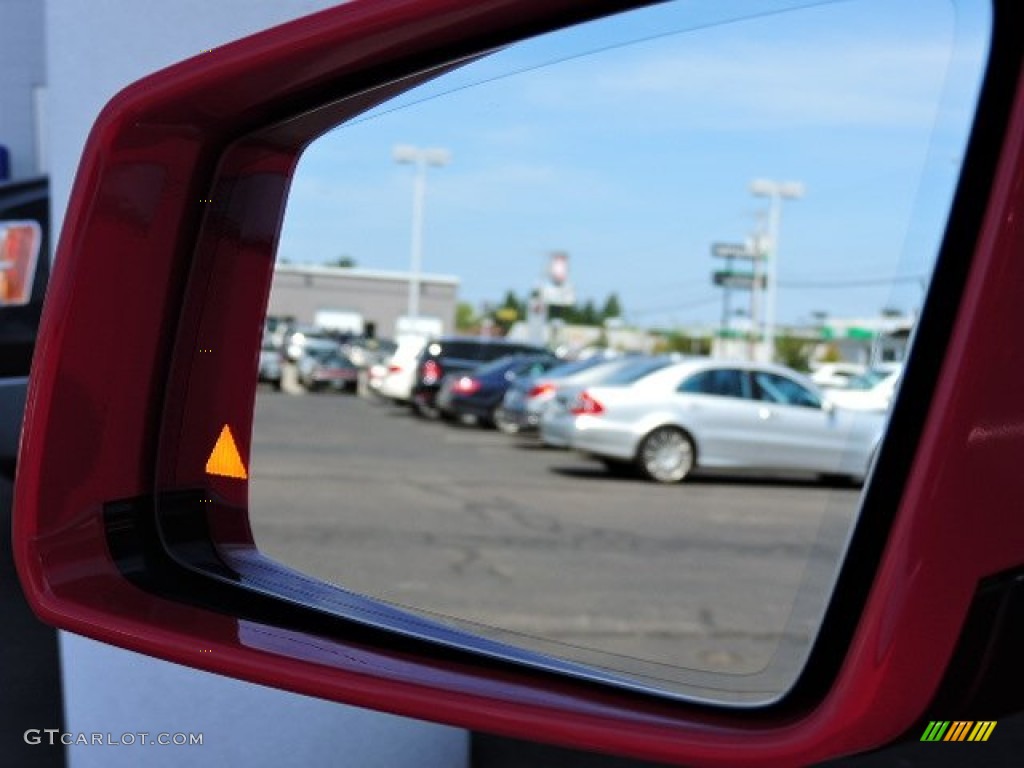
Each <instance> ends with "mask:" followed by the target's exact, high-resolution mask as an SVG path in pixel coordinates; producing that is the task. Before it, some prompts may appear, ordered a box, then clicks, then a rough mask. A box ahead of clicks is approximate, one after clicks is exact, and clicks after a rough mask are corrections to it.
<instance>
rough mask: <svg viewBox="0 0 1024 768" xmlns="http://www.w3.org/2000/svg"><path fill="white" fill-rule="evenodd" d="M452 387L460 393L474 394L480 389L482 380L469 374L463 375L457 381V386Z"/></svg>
mask: <svg viewBox="0 0 1024 768" xmlns="http://www.w3.org/2000/svg"><path fill="white" fill-rule="evenodd" d="M452 389H453V390H455V391H456V392H458V393H459V394H460V395H472V394H473V393H474V392H476V391H477V390H478V389H480V382H479V381H477V380H476V379H473V378H470V377H469V376H463V377H461V378H460V379H459V380H458V381H456V382H455V386H454V387H452Z"/></svg>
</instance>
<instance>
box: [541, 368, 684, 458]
mask: <svg viewBox="0 0 1024 768" xmlns="http://www.w3.org/2000/svg"><path fill="white" fill-rule="evenodd" d="M677 362H679V358H678V357H676V356H674V355H664V356H659V357H641V358H636V359H633V360H630V361H628V362H626V363H625V364H621V365H615V366H609V370H608V372H607V375H600V376H599V377H597V378H595V379H594V380H593V381H588V380H583V381H579V380H577V381H574V382H566V383H563V384H562V386H560V387H559V388H558V389H557V391H556V392H555V395H554V397H553V399H552V401H551V402H550V403H549V405H548V407H547V408H546V409H545V410H544V412H543V414H542V415H541V417H540V438H541V440H542V441H543V443H544V444H545V445H547V446H548V447H550V448H570V447H571V437H572V432H573V429H574V421H575V415H574V414H573V413H571V411H570V407H571V404H572V403H573V402H575V400H576V398H577V397H578V396H579V395H580V393H581V392H583V391H585V389H586V387H587V386H590V385H591V384H598V383H600V385H601V386H603V387H627V386H629V385H631V384H633V383H634V382H636V381H639V380H640V379H642V378H644V377H645V376H649V375H650V374H652V373H654V372H656V371H660V370H661V369H662V368H665V367H667V366H669V365H672V364H673V363H677ZM601 373H602V374H604V372H603V371H602V372H601Z"/></svg>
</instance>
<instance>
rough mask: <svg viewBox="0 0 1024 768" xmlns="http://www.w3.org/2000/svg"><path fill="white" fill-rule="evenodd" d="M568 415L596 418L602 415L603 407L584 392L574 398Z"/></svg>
mask: <svg viewBox="0 0 1024 768" xmlns="http://www.w3.org/2000/svg"><path fill="white" fill-rule="evenodd" d="M569 413H571V414H572V415H573V416H583V415H587V416H598V415H600V414H602V413H604V406H603V405H601V403H599V402H598V401H597V400H595V399H594V397H593V395H591V394H590V393H589V392H584V393H583V394H581V395H580V396H579V397H577V398H576V402H574V403H573V404H572V406H571V407H570V408H569Z"/></svg>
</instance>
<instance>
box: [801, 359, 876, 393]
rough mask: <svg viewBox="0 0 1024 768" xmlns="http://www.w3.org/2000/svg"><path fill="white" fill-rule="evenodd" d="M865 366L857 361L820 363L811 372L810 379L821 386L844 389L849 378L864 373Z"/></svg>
mask: <svg viewBox="0 0 1024 768" xmlns="http://www.w3.org/2000/svg"><path fill="white" fill-rule="evenodd" d="M866 371H867V367H866V366H863V365H860V364H858V363H822V364H821V365H819V366H818V367H817V368H815V369H814V370H813V371H812V372H811V381H813V382H814V383H815V384H817V385H818V386H819V387H821V388H823V389H824V388H826V387H833V388H835V389H845V388H846V387H847V386H849V384H850V380H851V379H855V378H857V377H858V376H862V375H864V373H865V372H866Z"/></svg>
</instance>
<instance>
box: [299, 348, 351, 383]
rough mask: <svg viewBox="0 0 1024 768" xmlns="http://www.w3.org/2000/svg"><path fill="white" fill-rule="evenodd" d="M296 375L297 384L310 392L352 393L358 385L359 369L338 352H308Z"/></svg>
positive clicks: (301, 361)
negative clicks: (297, 377) (332, 391)
mask: <svg viewBox="0 0 1024 768" xmlns="http://www.w3.org/2000/svg"><path fill="white" fill-rule="evenodd" d="M298 374H299V383H300V384H302V386H304V387H305V388H306V389H308V390H309V391H311V392H318V391H321V390H325V389H333V390H336V391H340V390H346V391H350V392H354V391H355V389H356V386H357V384H358V383H359V367H358V366H357V365H356V364H355V363H353V362H352V361H351V360H349V359H348V357H346V356H345V355H344V354H343V353H342V352H340V351H338V350H308V351H307V353H306V355H305V357H303V358H302V360H300V361H299V365H298Z"/></svg>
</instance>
